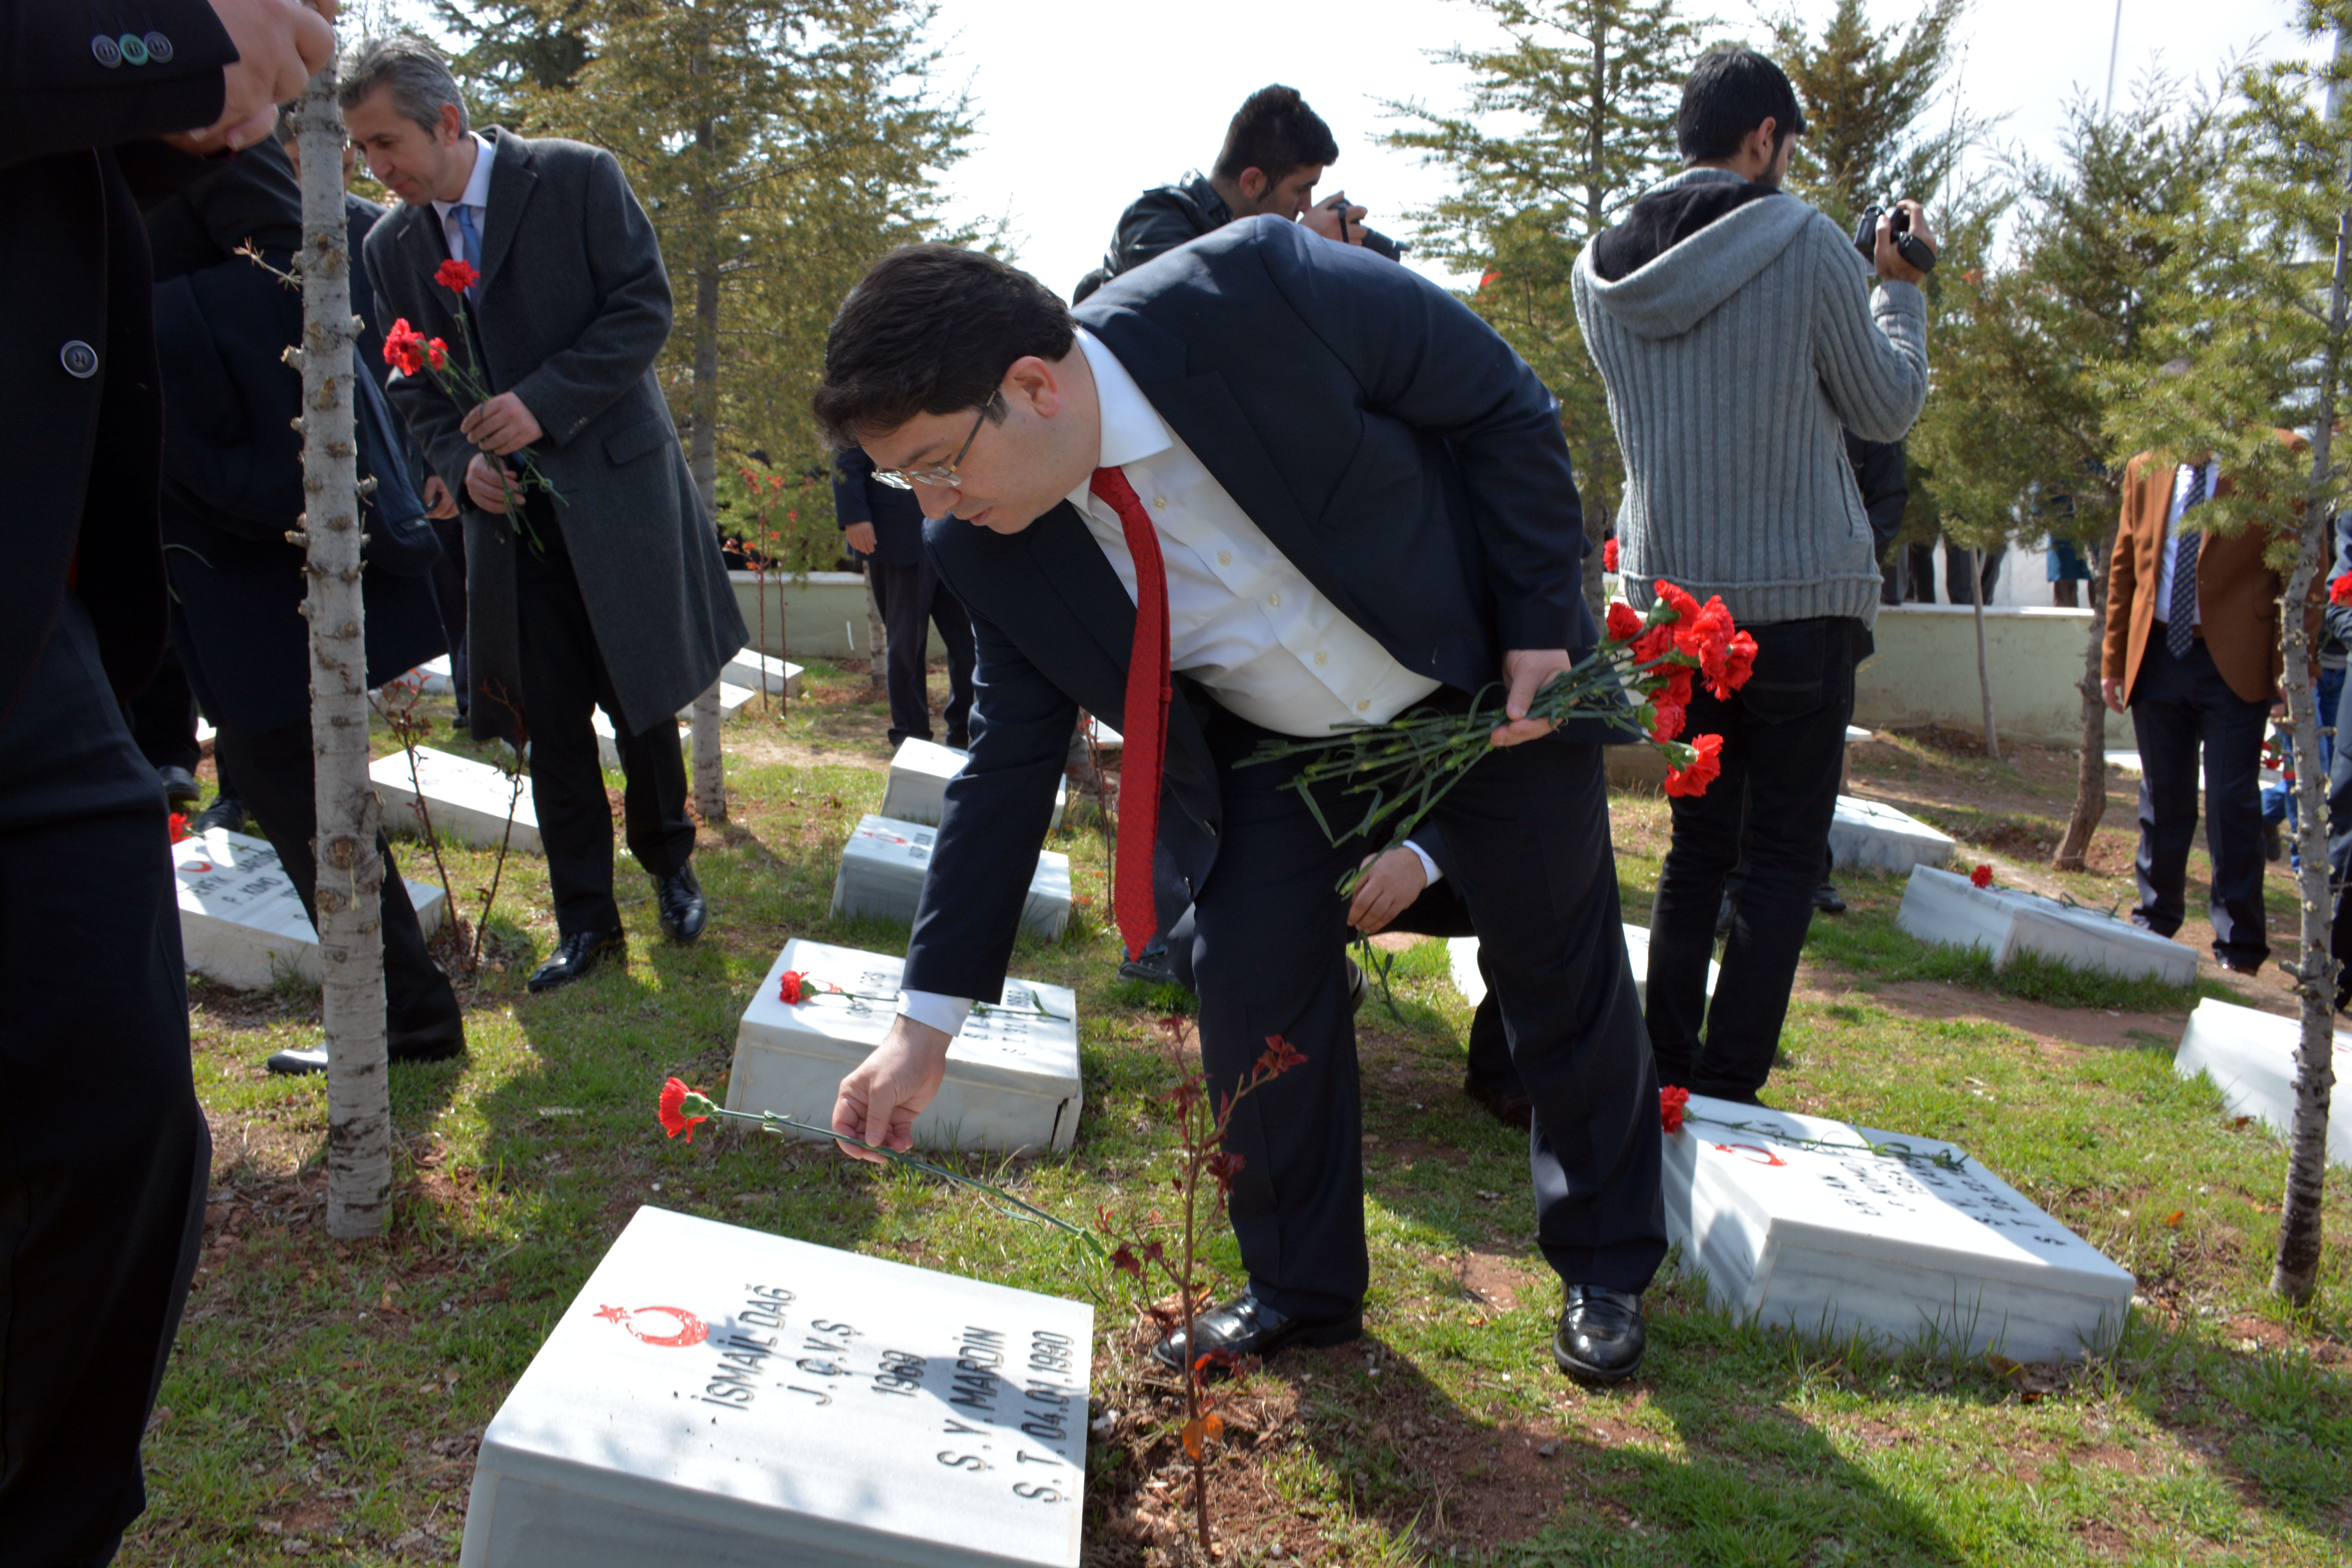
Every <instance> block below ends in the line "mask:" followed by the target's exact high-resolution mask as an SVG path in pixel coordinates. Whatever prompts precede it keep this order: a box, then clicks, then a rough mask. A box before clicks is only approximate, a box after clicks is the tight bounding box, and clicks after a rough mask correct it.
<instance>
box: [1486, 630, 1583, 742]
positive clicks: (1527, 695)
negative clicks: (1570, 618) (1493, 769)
mask: <svg viewBox="0 0 2352 1568" xmlns="http://www.w3.org/2000/svg"><path fill="white" fill-rule="evenodd" d="M1569 667H1570V659H1569V657H1568V650H1567V649H1566V648H1564V647H1534V648H1528V647H1515V648H1513V649H1511V650H1510V651H1509V652H1508V653H1506V654H1505V655H1503V680H1504V683H1505V688H1506V690H1505V695H1504V698H1503V714H1504V717H1506V718H1507V719H1508V720H1509V721H1510V722H1509V723H1507V724H1498V725H1496V727H1495V732H1494V734H1493V735H1492V736H1490V737H1489V739H1491V740H1492V741H1493V742H1495V744H1496V745H1498V746H1516V745H1518V744H1520V743H1521V742H1527V741H1532V740H1536V739H1538V737H1540V736H1544V735H1549V734H1550V733H1551V721H1550V720H1549V719H1530V718H1528V705H1529V704H1530V703H1532V702H1534V701H1535V700H1536V693H1537V692H1538V691H1541V690H1542V689H1544V686H1545V684H1546V683H1547V682H1549V680H1550V679H1551V678H1552V677H1553V676H1555V675H1565V674H1567V673H1568V670H1569Z"/></svg>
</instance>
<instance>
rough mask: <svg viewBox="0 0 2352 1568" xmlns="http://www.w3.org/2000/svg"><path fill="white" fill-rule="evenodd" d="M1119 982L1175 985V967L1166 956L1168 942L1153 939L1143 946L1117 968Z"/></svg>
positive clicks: (1159, 938)
mask: <svg viewBox="0 0 2352 1568" xmlns="http://www.w3.org/2000/svg"><path fill="white" fill-rule="evenodd" d="M1118 977H1119V978H1120V979H1121V980H1140V981H1142V982H1143V983H1144V984H1147V985H1173V984H1176V965H1175V963H1174V961H1173V960H1171V958H1170V957H1169V956H1168V942H1167V941H1166V939H1164V938H1161V937H1157V936H1155V937H1153V938H1152V939H1151V940H1150V942H1145V943H1144V944H1143V951H1142V952H1139V953H1137V954H1136V955H1135V956H1134V957H1133V958H1130V959H1128V960H1126V961H1125V962H1124V963H1120V965H1119V966H1118Z"/></svg>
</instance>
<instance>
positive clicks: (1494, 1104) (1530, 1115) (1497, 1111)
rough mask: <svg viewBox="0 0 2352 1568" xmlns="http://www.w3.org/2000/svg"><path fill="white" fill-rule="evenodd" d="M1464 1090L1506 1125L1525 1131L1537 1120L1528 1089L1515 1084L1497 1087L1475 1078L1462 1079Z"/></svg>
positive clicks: (1488, 1112) (1533, 1102)
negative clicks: (1507, 1086)
mask: <svg viewBox="0 0 2352 1568" xmlns="http://www.w3.org/2000/svg"><path fill="white" fill-rule="evenodd" d="M1462 1092H1463V1093H1465V1094H1466V1095H1468V1096H1469V1097H1470V1098H1471V1099H1473V1100H1476V1101H1477V1102H1478V1103H1479V1104H1480V1105H1482V1106H1484V1107H1486V1114H1487V1115H1489V1116H1491V1117H1493V1118H1494V1119H1495V1120H1496V1121H1499V1122H1501V1123H1502V1124H1503V1125H1504V1126H1506V1127H1516V1128H1517V1129H1518V1130H1519V1131H1522V1132H1525V1131H1527V1130H1528V1126H1529V1124H1530V1123H1532V1122H1533V1121H1535V1114H1536V1105H1535V1101H1534V1100H1529V1099H1528V1095H1527V1090H1525V1089H1520V1088H1519V1087H1518V1086H1517V1085H1516V1084H1514V1085H1513V1086H1512V1087H1510V1088H1509V1089H1497V1088H1496V1087H1495V1086H1494V1085H1493V1084H1488V1083H1480V1082H1479V1081H1478V1080H1477V1079H1475V1078H1465V1079H1463V1080H1462Z"/></svg>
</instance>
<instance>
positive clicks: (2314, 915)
mask: <svg viewBox="0 0 2352 1568" xmlns="http://www.w3.org/2000/svg"><path fill="white" fill-rule="evenodd" d="M2347 52H2352V38H2347V35H2346V33H2345V31H2344V29H2342V28H2340V27H2339V28H2338V29H2336V63H2337V64H2338V65H2339V66H2340V65H2342V64H2343V62H2344V58H2345V56H2346V54H2347ZM2327 100H2328V101H2327V111H2328V118H2329V119H2330V120H2338V121H2339V123H2340V120H2339V115H2340V112H2341V110H2342V104H2341V102H2340V100H2339V99H2338V96H2337V94H2336V90H2335V89H2333V88H2330V89H2329V91H2328V95H2327ZM2337 180H2338V187H2339V189H2341V190H2344V191H2347V192H2352V167H2347V168H2344V169H2339V170H2338V171H2337ZM2347 282H2352V205H2347V206H2345V207H2344V208H2342V209H2341V210H2339V211H2338V213H2337V214H2336V268H2335V280H2334V286H2333V288H2332V289H2331V290H2330V293H2329V300H2328V312H2327V328H2328V330H2327V346H2326V349H2325V350H2324V351H2323V352H2322V353H2321V356H2320V372H2319V417H2318V418H2317V419H2316V420H2315V421H2314V422H2313V428H2312V432H2311V489H2310V490H2309V492H2308V494H2307V496H2306V497H2305V501H2304V511H2303V529H2302V534H2303V537H2302V539H2301V541H2300V542H2299V544H2298V546H2297V548H2296V551H2295V557H2294V575H2293V576H2292V577H2290V578H2288V579H2287V586H2286V598H2285V602H2284V604H2282V605H2280V606H2279V613H2280V615H2281V616H2282V617H2283V619H2282V622H2281V626H2282V627H2283V630H2284V637H2283V639H2282V641H2283V643H2284V652H2285V654H2286V687H2287V689H2286V706H2287V718H2288V721H2290V722H2291V723H2293V724H2294V787H2295V815H2296V817H2297V823H2296V827H2295V837H2296V840H2297V844H2296V849H2297V853H2298V855H2299V857H2300V859H2301V861H2302V865H2301V867H2300V868H2299V869H2298V870H2297V871H2296V873H2295V892H2296V894H2297V897H2298V900H2299V901H2300V903H2301V904H2302V906H2303V908H2302V915H2303V953H2302V960H2303V961H2302V963H2299V964H2298V965H2297V966H2296V967H2295V969H2294V990H2295V996H2296V998H2297V1000H2299V1001H2300V1002H2301V1003H2302V1013H2303V1046H2302V1048H2301V1049H2300V1050H2299V1051H2297V1052H2296V1053H2295V1073H2294V1131H2292V1132H2290V1133H2289V1134H2288V1136H2287V1157H2286V1192H2285V1194H2284V1196H2283V1197H2282V1198H2281V1199H2280V1200H2279V1239H2278V1260H2277V1263H2276V1264H2275V1265H2274V1266H2273V1269H2272V1272H2271V1289H2272V1290H2273V1291H2274V1292H2276V1293H2277V1294H2279V1295H2281V1296H2284V1297H2285V1298H2286V1299H2287V1300H2290V1301H2292V1302H2294V1303H2295V1304H2296V1305H2297V1306H2300V1305H2302V1304H2303V1303H2305V1302H2306V1301H2308V1300H2310V1299H2311V1294H2312V1292H2313V1290H2314V1289H2316V1288H2317V1284H2318V1275H2319V1252H2320V1241H2321V1232H2320V1226H2321V1218H2322V1215H2321V1210H2320V1200H2321V1194H2322V1191H2323V1188H2324V1185H2325V1184H2326V1177H2327V1114H2328V1105H2329V1101H2330V1100H2333V1099H2334V1097H2335V1088H2336V1050H2335V1047H2336V1015H2335V1008H2336V960H2335V956H2334V953H2333V952H2332V945H2333V944H2332V943H2331V942H2330V941H2329V938H2330V936H2331V935H2332V934H2333V933H2332V931H2331V928H2332V927H2333V925H2334V923H2335V910H2334V905H2333V900H2330V899H2329V897H2328V890H2327V874H2328V864H2327V827H2328V823H2327V795H2326V790H2325V789H2324V788H2322V787H2321V781H2322V779H2323V777H2324V771H2323V770H2322V769H2321V767H2320V765H2319V727H2320V725H2321V724H2323V723H2326V722H2327V721H2328V720H2329V719H2332V718H2333V717H2334V716H2333V715H2332V714H2331V715H2328V716H2326V718H2323V717H2322V716H2321V714H2320V713H2319V711H2318V707H2319V704H2318V687H2317V682H2316V679H2315V677H2316V674H2317V672H2316V670H2315V668H2314V665H2315V660H2314V658H2313V655H2312V647H2311V638H2310V636H2309V635H2308V632H2307V629H2306V627H2307V624H2308V623H2307V622H2306V620H2305V613H2304V610H2305V605H2306V604H2308V603H2309V600H2310V594H2311V590H2312V588H2313V587H2314V586H2315V582H2314V577H2315V574H2317V573H2319V572H2321V571H2323V570H2324V567H2323V566H2322V564H2321V563H2322V561H2323V560H2324V559H2325V557H2326V552H2327V544H2328V533H2329V531H2330V525H2331V524H2332V522H2333V521H2334V520H2333V517H2332V515H2331V514H2330V512H2329V510H2328V508H2327V503H2326V497H2327V488H2328V479H2329V474H2328V461H2329V458H2328V452H2329V448H2330V447H2331V445H2332V444H2333V437H2334V436H2335V433H2336V378H2337V376H2339V375H2341V374H2343V369H2344V358H2343V356H2344V334H2345V328H2346V321H2347ZM2346 740H2347V737H2346V736H2342V735H2339V736H2337V737H2336V744H2337V745H2339V746H2340V745H2343V744H2344V743H2345V742H2346Z"/></svg>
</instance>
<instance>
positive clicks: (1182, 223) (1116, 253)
mask: <svg viewBox="0 0 2352 1568" xmlns="http://www.w3.org/2000/svg"><path fill="white" fill-rule="evenodd" d="M1338 159H1339V142H1336V141H1334V140H1333V139H1332V136H1331V128H1330V127H1329V126H1328V125H1326V124H1325V123H1324V122H1323V117H1322V116H1321V115H1319V114H1318V113H1316V112H1315V111H1314V110H1311V109H1309V108H1307V100H1305V99H1303V98H1301V97H1299V96H1298V89H1297V88H1295V87H1284V86H1282V85H1281V84H1279V83H1276V85H1274V86H1272V87H1262V88H1260V89H1257V90H1256V91H1255V92H1254V93H1251V94H1250V95H1249V97H1248V98H1247V99H1245V100H1243V102H1242V106H1241V108H1240V109H1238V110H1235V111H1234V118H1233V120H1232V121H1231V123H1229V124H1228V125H1227V126H1226V127H1225V144H1224V147H1223V149H1222V150H1221V151H1220V152H1219V153H1217V162H1216V163H1215V165H1214V167H1213V168H1212V169H1211V170H1210V171H1209V173H1207V174H1200V173H1197V172H1195V173H1193V174H1188V175H1186V176H1185V177H1184V178H1183V179H1182V180H1181V181H1180V182H1178V183H1177V184H1172V185H1160V186H1156V187H1155V188H1153V189H1151V190H1148V191H1146V192H1144V193H1143V194H1142V195H1139V196H1138V197H1136V198H1135V200H1134V202H1133V203H1132V204H1131V205H1129V207H1128V209H1127V210H1126V211H1125V212H1123V213H1121V214H1119V216H1118V227H1117V228H1116V229H1115V230H1113V231H1112V234H1111V239H1110V248H1109V249H1108V250H1107V251H1105V252H1104V253H1103V264H1102V265H1101V266H1100V267H1098V268H1095V270H1093V271H1092V272H1089V273H1087V275H1086V277H1084V278H1082V279H1079V280H1078V287H1077V289H1076V291H1075V292H1074V293H1073V294H1072V295H1071V302H1072V303H1073V304H1075V303H1077V302H1078V301H1080V300H1084V299H1086V297H1087V295H1089V294H1091V293H1093V292H1094V291H1095V290H1096V289H1099V288H1101V287H1102V286H1103V285H1104V284H1105V283H1108V282H1109V281H1110V280H1111V279H1114V278H1116V277H1118V275H1119V274H1120V273H1122V272H1129V271H1132V270H1133V269H1135V268H1138V267H1140V266H1142V265H1143V264H1144V263H1145V262H1147V261H1149V260H1150V259H1151V258H1153V257H1155V256H1163V255H1165V254H1167V253H1168V252H1169V251H1171V250H1173V249H1175V248H1176V247H1178V246H1180V245H1182V244H1185V243H1186V242H1188V241H1191V240H1195V239H1198V238H1200V237H1202V235H1204V234H1210V233H1213V232H1214V231H1215V230H1217V229H1221V228H1223V227H1224V226H1225V225H1227V224H1229V223H1231V222H1233V221H1234V219H1235V218H1244V217H1255V216H1257V215H1258V214H1260V213H1272V214H1273V215H1274V216H1276V217H1278V218H1283V219H1286V220H1287V219H1296V220H1297V222H1299V223H1302V224H1304V225H1305V226H1307V227H1308V228H1310V229H1312V230H1314V231H1315V232H1316V233H1317V234H1319V235H1321V236H1322V237H1324V238H1326V239H1329V240H1336V241H1338V242H1339V243H1340V244H1342V245H1360V246H1362V247H1364V248H1365V249H1367V250H1370V251H1371V252H1373V253H1374V254H1376V255H1380V256H1385V257H1387V258H1389V259H1390V260H1391V261H1394V260H1396V259H1398V258H1400V257H1401V256H1402V255H1403V254H1404V247H1402V246H1401V245H1399V244H1398V243H1397V242H1396V241H1395V240H1393V239H1391V238H1390V237H1388V236H1387V235H1384V234H1382V233H1381V232H1380V231H1379V230H1377V229H1370V228H1366V227H1365V226H1364V216H1365V209H1364V208H1362V207H1360V206H1351V205H1349V202H1348V197H1347V194H1346V193H1345V192H1341V193H1339V194H1338V195H1332V196H1327V197H1325V198H1324V199H1323V200H1322V201H1320V202H1318V201H1316V200H1315V185H1316V183H1317V182H1318V181H1319V180H1320V179H1322V178H1323V171H1324V170H1325V169H1327V168H1328V167H1329V166H1330V165H1331V164H1332V163H1334V162H1336V161H1337V160H1338Z"/></svg>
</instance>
